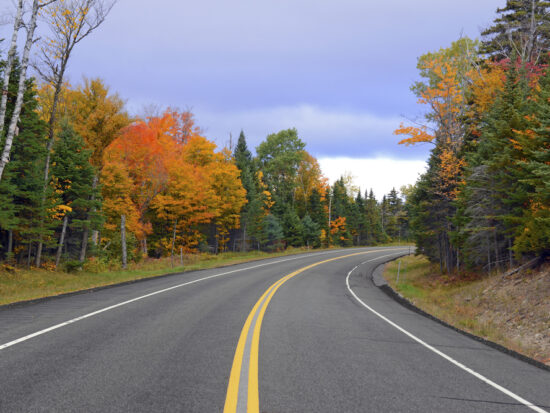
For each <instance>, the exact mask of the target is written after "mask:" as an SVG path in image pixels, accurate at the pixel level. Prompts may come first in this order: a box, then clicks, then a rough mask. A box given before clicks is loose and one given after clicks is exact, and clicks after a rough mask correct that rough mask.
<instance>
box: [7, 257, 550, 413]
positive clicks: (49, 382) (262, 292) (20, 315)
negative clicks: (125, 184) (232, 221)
mask: <svg viewBox="0 0 550 413" xmlns="http://www.w3.org/2000/svg"><path fill="white" fill-rule="evenodd" d="M405 252H408V248H407V249H403V248H398V247H388V248H363V249H346V250H340V251H328V252H317V253H310V254H302V255H299V256H292V257H283V258H273V259H268V260H262V261H257V262H252V263H247V264H240V265H235V266H230V267H226V268H221V269H213V270H204V271H195V272H189V273H184V274H178V275H174V276H170V277H164V278H159V279H153V280H147V281H143V282H138V283H135V284H130V285H124V286H118V287H114V288H109V289H104V290H100V291H96V292H93V293H86V294H78V295H72V296H67V297H63V298H58V299H52V300H48V301H44V302H40V303H35V304H27V305H21V306H15V307H11V308H5V307H4V308H2V309H0V411H2V412H221V411H224V409H225V411H226V412H234V411H239V412H241V411H247V410H248V411H251V412H254V411H261V412H265V413H281V412H461V413H463V412H480V411H482V412H527V411H538V412H545V411H550V373H548V372H547V371H544V370H542V369H539V368H537V367H534V366H532V365H530V364H527V363H525V362H523V361H520V360H517V359H515V358H512V357H510V356H508V355H506V354H504V353H501V352H499V351H497V350H494V349H493V348H490V347H487V346H485V345H484V344H482V343H479V342H477V341H475V340H472V339H470V338H468V337H466V336H464V335H461V334H459V333H457V332H455V331H453V330H451V329H449V328H446V327H444V326H442V325H440V324H438V323H435V322H434V321H432V320H430V319H428V318H426V317H423V316H421V315H419V314H417V313H414V312H412V311H410V310H408V309H406V308H404V307H403V306H401V305H400V304H398V303H397V302H395V301H393V300H392V299H391V298H389V297H388V296H387V295H386V294H384V293H383V292H382V291H381V290H380V289H378V288H377V287H376V286H375V285H374V284H373V283H372V280H371V273H372V271H373V270H374V268H375V267H377V266H378V265H379V264H380V263H382V262H384V261H386V260H389V259H392V258H395V257H397V256H399V255H400V254H403V253H405Z"/></svg>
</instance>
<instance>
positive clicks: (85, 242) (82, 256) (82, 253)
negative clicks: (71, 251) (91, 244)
mask: <svg viewBox="0 0 550 413" xmlns="http://www.w3.org/2000/svg"><path fill="white" fill-rule="evenodd" d="M89 235H90V230H89V229H88V228H84V231H82V244H81V247H80V256H79V257H78V259H79V261H80V262H84V261H86V250H87V249H88V238H89Z"/></svg>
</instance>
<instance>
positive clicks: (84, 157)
mask: <svg viewBox="0 0 550 413" xmlns="http://www.w3.org/2000/svg"><path fill="white" fill-rule="evenodd" d="M90 156H91V151H90V150H87V149H85V143H84V140H83V139H82V138H81V137H80V136H79V135H77V134H76V132H75V131H74V129H73V128H72V126H71V125H70V124H69V123H68V121H67V120H65V121H64V122H63V123H62V130H61V134H60V136H59V139H58V140H57V141H56V144H55V146H54V154H53V165H52V176H53V182H54V185H55V189H56V192H57V193H58V194H60V198H61V205H60V206H59V207H58V209H59V210H61V211H62V213H63V215H64V217H63V218H64V220H63V230H62V237H61V240H60V242H59V248H58V251H61V248H62V247H63V242H64V238H65V231H66V229H67V228H68V229H69V230H74V231H78V232H84V231H86V230H87V228H89V227H90V226H94V227H99V225H100V224H101V221H100V220H99V217H93V216H92V217H91V216H90V211H91V210H92V209H96V208H98V207H99V204H100V201H99V199H98V196H99V191H98V189H97V186H95V185H94V177H95V176H96V170H95V168H94V167H93V166H92V165H91V164H90V163H89V159H90ZM94 218H95V219H94ZM82 242H83V241H82ZM59 256H60V252H58V254H57V263H58V261H59ZM80 261H82V260H80Z"/></svg>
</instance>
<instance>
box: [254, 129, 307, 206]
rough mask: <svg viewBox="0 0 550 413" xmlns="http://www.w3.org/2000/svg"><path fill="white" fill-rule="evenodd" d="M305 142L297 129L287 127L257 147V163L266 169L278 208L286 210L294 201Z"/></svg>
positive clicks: (263, 169) (266, 181)
mask: <svg viewBox="0 0 550 413" xmlns="http://www.w3.org/2000/svg"><path fill="white" fill-rule="evenodd" d="M304 148H305V144H304V142H302V140H301V139H300V138H299V137H298V132H297V130H296V129H286V130H282V131H280V132H278V133H274V134H271V135H269V136H268V137H267V138H266V140H265V141H264V142H262V143H261V144H260V145H259V146H258V147H257V148H256V153H257V154H258V156H257V161H258V167H259V169H260V170H261V171H262V172H263V175H264V178H265V183H266V184H267V187H268V190H269V192H270V193H271V195H272V196H273V200H274V202H275V211H274V212H276V213H277V214H278V215H279V216H282V214H284V212H285V209H286V206H287V205H292V203H293V200H294V197H295V190H296V188H297V183H296V175H297V170H298V166H299V165H300V162H301V161H302V159H303V158H304Z"/></svg>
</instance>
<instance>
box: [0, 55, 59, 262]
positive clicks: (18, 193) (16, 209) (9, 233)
mask: <svg viewBox="0 0 550 413" xmlns="http://www.w3.org/2000/svg"><path fill="white" fill-rule="evenodd" d="M20 73H21V71H20V65H19V62H18V60H17V59H16V60H15V61H14V63H13V69H12V73H11V76H10V84H9V88H8V92H9V93H8V99H7V113H6V115H7V118H9V117H11V113H12V111H13V109H14V106H15V96H16V94H17V88H18V84H19V77H20ZM37 106H38V102H37V99H36V90H35V88H34V80H33V79H28V80H27V85H26V88H25V94H24V96H23V106H22V109H21V114H20V117H19V123H18V133H19V135H18V138H17V139H15V140H14V144H13V147H12V152H11V161H10V162H9V163H8V164H7V165H6V169H5V171H4V176H3V178H2V181H1V182H0V236H1V237H2V238H0V240H2V241H0V243H1V244H2V249H3V251H4V252H5V253H6V254H10V255H11V253H12V251H14V248H15V246H16V245H17V244H18V243H19V244H20V246H22V247H26V257H27V261H29V259H30V258H29V257H30V254H31V249H32V245H33V243H34V242H35V241H37V239H38V237H39V235H40V234H39V227H38V222H39V219H40V217H41V216H42V215H43V214H45V213H46V209H45V208H44V209H42V208H41V206H40V196H39V195H38V194H39V192H40V188H42V185H43V181H42V178H41V171H40V169H41V168H40V167H39V166H38V165H39V164H40V162H41V161H42V160H43V159H45V154H46V148H45V145H44V136H45V134H46V125H45V123H44V122H43V121H41V120H40V119H39V117H38V114H37V112H36V109H37ZM7 127H8V126H7V125H6V128H7ZM47 195H48V196H47V200H48V203H47V205H46V206H47V207H51V206H52V204H51V203H50V201H51V196H52V191H51V188H48V193H47ZM46 231H47V229H46ZM10 240H11V242H10ZM19 250H22V251H23V248H19ZM20 258H23V257H22V256H21V257H20ZM29 264H30V261H29Z"/></svg>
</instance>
